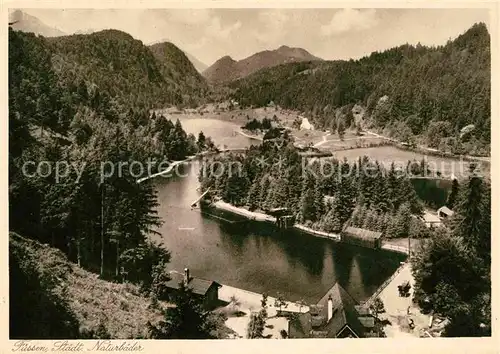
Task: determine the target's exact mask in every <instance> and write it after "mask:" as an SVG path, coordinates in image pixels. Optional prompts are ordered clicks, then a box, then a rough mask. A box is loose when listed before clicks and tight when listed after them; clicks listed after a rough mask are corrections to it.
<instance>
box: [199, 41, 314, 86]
mask: <svg viewBox="0 0 500 354" xmlns="http://www.w3.org/2000/svg"><path fill="white" fill-rule="evenodd" d="M316 60H322V59H320V58H318V57H315V56H314V55H312V54H310V53H309V52H308V51H307V50H305V49H302V48H293V47H289V46H287V45H282V46H280V47H279V48H278V49H275V50H263V51H261V52H258V53H255V54H252V55H251V56H249V57H247V58H245V59H242V60H239V61H235V60H234V59H233V58H231V57H230V56H229V55H226V56H223V57H222V58H220V59H219V60H217V61H216V62H215V63H214V64H213V65H212V66H211V67H209V68H208V69H207V70H205V71H204V72H203V76H205V77H206V78H207V80H208V81H210V82H213V83H222V82H229V81H233V80H236V79H239V78H242V77H245V76H248V75H250V74H252V73H254V72H256V71H259V70H261V69H264V68H270V67H273V66H277V65H281V64H286V63H291V62H299V61H316Z"/></svg>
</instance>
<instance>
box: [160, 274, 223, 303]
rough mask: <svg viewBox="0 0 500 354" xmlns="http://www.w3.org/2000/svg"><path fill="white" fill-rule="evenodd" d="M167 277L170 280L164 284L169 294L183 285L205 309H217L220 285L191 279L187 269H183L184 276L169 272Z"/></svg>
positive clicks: (209, 281)
mask: <svg viewBox="0 0 500 354" xmlns="http://www.w3.org/2000/svg"><path fill="white" fill-rule="evenodd" d="M169 275H170V280H169V281H168V282H167V283H166V286H167V288H168V290H169V293H170V294H175V292H176V291H178V290H179V289H180V287H181V284H182V283H183V284H184V286H186V287H188V288H189V289H191V291H192V292H193V295H194V296H196V297H198V298H199V299H201V300H202V302H203V306H204V307H205V308H206V309H213V308H215V307H217V305H218V302H219V288H221V286H222V285H220V284H219V283H217V282H215V281H212V280H206V279H201V278H195V277H191V276H190V274H189V269H188V268H185V269H184V274H182V273H180V272H176V271H171V272H170V274H169Z"/></svg>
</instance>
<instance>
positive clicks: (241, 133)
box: [236, 129, 264, 141]
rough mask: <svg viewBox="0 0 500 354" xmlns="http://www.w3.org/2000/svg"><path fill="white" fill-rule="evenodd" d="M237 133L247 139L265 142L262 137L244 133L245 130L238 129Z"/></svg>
mask: <svg viewBox="0 0 500 354" xmlns="http://www.w3.org/2000/svg"><path fill="white" fill-rule="evenodd" d="M236 131H237V132H238V134H240V135H243V136H244V137H245V138H248V139H252V140H258V141H264V139H263V138H261V137H260V136H256V135H250V134H247V133H245V132H244V131H243V129H238V130H236Z"/></svg>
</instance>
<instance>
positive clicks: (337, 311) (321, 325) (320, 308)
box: [288, 283, 373, 338]
mask: <svg viewBox="0 0 500 354" xmlns="http://www.w3.org/2000/svg"><path fill="white" fill-rule="evenodd" d="M330 296H331V298H332V305H333V315H332V318H331V319H330V321H328V322H327V318H328V298H329V297H330ZM357 306H358V303H357V302H356V300H354V299H353V298H352V297H351V296H350V295H349V294H348V293H347V292H346V291H345V290H344V289H343V288H342V287H341V286H340V285H339V284H338V283H336V284H335V285H334V286H333V287H332V288H331V289H330V290H329V291H328V292H327V293H326V294H325V296H323V297H322V298H321V300H319V301H318V304H317V305H312V306H310V308H309V312H308V313H301V314H297V315H295V316H294V317H292V319H291V320H290V322H289V324H288V326H289V327H288V328H289V335H290V337H292V338H308V337H315V338H319V337H321V338H323V337H328V338H335V337H336V336H337V335H338V334H339V333H340V332H341V331H342V329H344V328H345V326H346V325H348V326H349V328H350V329H351V330H352V331H354V332H355V333H356V335H358V337H364V334H365V327H367V328H370V327H372V322H373V319H370V318H369V317H366V319H365V318H363V320H362V321H363V322H362V321H361V319H360V318H359V317H360V314H359V313H358V311H357V309H356V308H357ZM363 315H365V312H364V313H363ZM364 324H366V326H364Z"/></svg>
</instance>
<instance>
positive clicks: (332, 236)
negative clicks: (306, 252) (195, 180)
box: [211, 200, 409, 255]
mask: <svg viewBox="0 0 500 354" xmlns="http://www.w3.org/2000/svg"><path fill="white" fill-rule="evenodd" d="M211 206H213V207H215V208H216V209H219V210H222V211H226V212H230V213H233V214H236V215H239V216H243V217H246V218H247V219H248V220H254V221H264V222H269V223H275V222H276V218H275V217H273V216H270V215H267V214H264V213H259V212H255V211H250V210H247V209H244V208H238V207H235V206H234V205H231V204H229V203H226V202H224V201H222V200H219V201H217V202H214V203H212V204H211ZM293 228H294V229H295V230H299V231H301V232H303V233H306V234H309V235H312V236H316V237H322V238H326V239H329V240H332V241H336V242H340V241H341V237H340V234H337V233H328V232H324V231H318V230H314V229H311V228H309V227H307V226H304V225H302V224H295V225H294V226H293ZM381 249H383V250H386V251H391V252H398V253H403V254H406V255H407V254H409V252H408V248H407V247H404V246H396V245H390V244H383V245H382V246H381Z"/></svg>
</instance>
